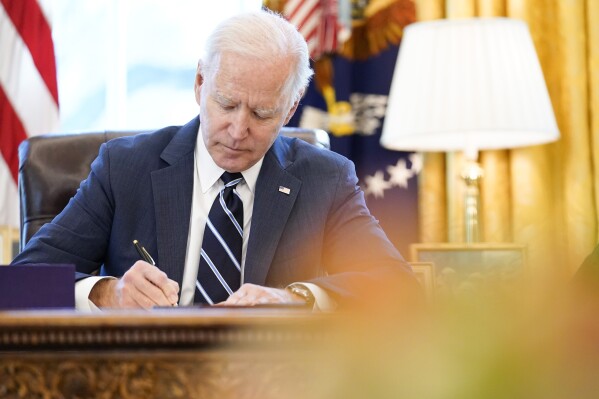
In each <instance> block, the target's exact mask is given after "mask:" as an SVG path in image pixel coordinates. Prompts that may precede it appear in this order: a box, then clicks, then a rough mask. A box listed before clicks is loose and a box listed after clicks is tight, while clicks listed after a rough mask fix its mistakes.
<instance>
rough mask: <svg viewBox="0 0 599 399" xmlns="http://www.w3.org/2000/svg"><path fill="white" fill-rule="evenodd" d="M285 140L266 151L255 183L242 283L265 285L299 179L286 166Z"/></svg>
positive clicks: (299, 184)
mask: <svg viewBox="0 0 599 399" xmlns="http://www.w3.org/2000/svg"><path fill="white" fill-rule="evenodd" d="M286 149H287V143H286V142H283V140H281V139H280V138H279V139H277V140H276V141H275V144H274V145H273V147H272V148H271V150H269V151H268V152H267V153H266V156H265V157H264V162H263V164H262V168H261V169H260V175H259V176H258V180H257V182H256V193H255V198H254V209H253V212H252V225H251V230H250V238H249V242H248V250H247V254H246V260H245V271H244V282H246V283H252V284H258V285H264V283H265V281H266V276H267V274H268V270H269V269H270V265H271V262H272V259H273V257H274V254H275V251H276V249H277V246H278V244H279V239H280V238H281V234H282V233H283V229H284V228H285V225H286V223H287V219H288V218H289V214H290V212H291V209H292V208H293V204H294V203H295V200H296V198H297V195H298V194H299V190H300V188H301V185H302V182H301V180H299V179H297V178H296V177H295V176H293V175H291V174H290V173H288V172H287V171H286V170H285V169H286V168H287V167H288V166H289V165H290V164H291V162H290V161H289V160H288V159H286V152H287V151H286Z"/></svg>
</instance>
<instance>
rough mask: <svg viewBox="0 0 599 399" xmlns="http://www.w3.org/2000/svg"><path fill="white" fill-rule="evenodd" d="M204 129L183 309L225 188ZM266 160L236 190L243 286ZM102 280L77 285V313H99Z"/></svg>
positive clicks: (323, 298)
mask: <svg viewBox="0 0 599 399" xmlns="http://www.w3.org/2000/svg"><path fill="white" fill-rule="evenodd" d="M201 129H202V125H201V124H200V130H199V131H198V139H197V140H196V147H195V151H194V158H195V167H194V169H195V171H194V177H193V195H192V207H191V220H190V223H189V233H188V237H187V250H186V257H185V269H184V270H183V281H182V284H181V295H180V299H179V305H181V306H186V305H192V304H193V297H194V293H195V287H196V279H197V275H198V267H199V265H200V251H201V247H202V237H203V236H204V227H205V225H206V219H207V218H208V213H209V212H210V208H211V207H212V203H213V202H214V199H215V198H216V196H217V194H218V193H219V191H220V190H221V189H222V188H223V186H224V183H223V182H222V181H221V180H220V177H221V175H222V174H223V173H224V172H225V170H224V169H222V168H220V167H219V166H218V165H216V163H214V160H213V159H212V157H211V156H210V154H209V153H208V149H207V148H206V145H205V144H204V140H203V139H202V132H201ZM263 160H264V157H263V158H261V159H260V160H259V161H258V162H257V163H256V164H255V165H254V166H252V167H251V168H249V169H248V170H245V171H243V172H241V174H242V175H243V181H241V182H240V183H239V184H238V185H237V187H236V190H237V192H238V193H239V196H240V197H241V200H242V201H243V247H242V254H241V283H242V284H243V282H244V270H245V257H246V253H247V243H248V238H249V236H250V228H251V223H252V211H253V208H254V194H255V189H256V181H257V180H258V174H259V173H260V168H261V167H262V162H263ZM103 278H110V277H88V278H85V279H83V280H80V281H78V282H77V283H76V284H75V305H76V308H77V309H78V310H96V309H98V308H97V307H96V306H95V305H94V304H93V303H92V302H91V301H90V300H89V299H88V298H89V294H90V292H91V290H92V288H93V286H94V285H95V284H96V283H97V282H98V281H99V280H101V279H103ZM301 284H303V285H304V286H305V287H306V288H308V289H309V290H310V291H311V292H312V294H313V295H314V298H315V309H317V310H333V309H334V308H335V303H334V301H333V300H332V299H331V298H330V297H329V296H328V294H327V293H326V291H324V290H323V289H322V288H320V287H318V286H317V285H315V284H311V283H301Z"/></svg>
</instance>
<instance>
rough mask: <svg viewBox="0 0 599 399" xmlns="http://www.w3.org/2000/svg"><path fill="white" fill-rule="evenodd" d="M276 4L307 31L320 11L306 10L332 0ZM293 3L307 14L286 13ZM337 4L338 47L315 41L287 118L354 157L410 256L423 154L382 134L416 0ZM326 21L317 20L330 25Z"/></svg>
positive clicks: (371, 202)
mask: <svg viewBox="0 0 599 399" xmlns="http://www.w3.org/2000/svg"><path fill="white" fill-rule="evenodd" d="M269 3H271V4H269ZM273 3H277V5H278V6H279V9H276V8H275V11H281V12H282V13H283V15H286V16H287V18H288V19H289V20H290V21H292V22H294V23H296V26H298V30H299V31H300V32H302V33H304V32H306V30H307V29H306V26H305V25H309V26H315V25H317V23H316V22H315V21H314V19H315V18H316V17H315V16H314V15H316V16H318V14H317V13H314V12H309V10H312V8H313V7H315V6H323V5H327V4H328V3H329V2H328V1H326V2H322V1H318V0H316V1H314V0H287V1H280V0H279V1H276V2H266V5H267V6H269V8H270V7H274V5H273ZM291 3H292V4H293V6H294V9H296V10H297V9H298V8H300V9H301V8H302V7H300V4H298V3H301V4H302V5H303V12H304V14H303V15H304V18H297V16H296V15H289V8H288V7H286V5H289V4H291ZM335 3H337V5H336V7H333V8H332V9H333V10H336V12H337V18H338V23H337V24H336V26H340V27H341V29H337V31H336V32H337V34H338V36H337V38H336V43H337V47H336V48H335V49H331V48H327V49H324V50H323V51H321V52H313V47H310V49H311V55H312V58H313V60H314V62H313V67H314V70H315V78H314V80H313V81H312V82H311V84H310V87H309V88H308V91H307V93H306V95H305V96H304V98H303V99H302V101H301V103H300V106H299V108H298V110H297V112H296V114H295V115H294V117H293V119H292V120H291V121H290V125H291V126H302V127H307V128H322V129H324V130H326V131H328V132H329V133H330V137H331V149H332V150H333V151H336V152H338V153H340V154H343V155H345V156H347V157H348V158H349V159H351V160H352V161H353V162H354V163H355V165H356V171H357V174H358V178H359V184H360V185H361V187H362V188H363V190H364V193H365V195H366V202H367V205H368V207H369V209H370V210H371V212H372V214H373V215H374V216H375V217H376V218H377V219H379V221H380V224H381V226H382V227H383V229H384V230H385V232H386V233H387V235H388V236H389V238H390V239H391V241H392V242H393V243H394V245H395V246H396V247H397V248H398V249H399V250H400V252H401V253H402V254H403V255H404V257H406V258H409V245H410V244H411V243H415V242H417V241H418V234H419V232H418V183H417V176H418V173H419V172H420V170H421V167H422V160H421V156H420V155H419V154H416V153H409V152H397V151H390V150H387V149H385V148H383V147H382V146H381V145H380V143H379V141H380V136H381V128H382V125H383V121H384V118H385V113H386V110H387V100H388V95H389V89H390V87H391V80H392V78H393V71H394V67H395V61H396V59H397V54H398V51H399V49H400V41H401V35H402V33H403V28H404V27H405V26H406V25H408V24H409V23H412V22H414V21H415V20H416V11H415V5H414V3H413V1H412V0H370V1H366V0H362V1H355V0H354V1H349V0H337V1H335ZM281 6H282V7H281ZM329 10H330V9H329ZM296 13H297V11H296ZM309 16H310V17H309ZM348 16H349V17H350V22H348V21H347V20H346V18H347V17H348ZM298 21H299V22H298ZM321 22H322V23H321V24H320V26H325V24H324V22H323V21H322V20H321ZM298 24H299V25H298ZM348 26H351V34H350V35H345V34H344V31H343V29H342V28H343V27H348ZM311 37H312V36H310V37H306V39H307V40H308V39H310V38H311ZM308 43H309V44H310V41H309V40H308Z"/></svg>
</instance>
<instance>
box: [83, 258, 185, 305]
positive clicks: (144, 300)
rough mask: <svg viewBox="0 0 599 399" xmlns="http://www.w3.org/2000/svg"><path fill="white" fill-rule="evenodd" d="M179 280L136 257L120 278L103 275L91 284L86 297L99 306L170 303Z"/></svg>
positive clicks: (176, 291)
mask: <svg viewBox="0 0 599 399" xmlns="http://www.w3.org/2000/svg"><path fill="white" fill-rule="evenodd" d="M178 293H179V284H177V282H176V281H173V280H171V279H169V278H168V276H167V275H166V273H164V272H163V271H162V270H160V269H158V268H157V267H156V266H152V265H150V264H149V263H147V262H144V261H142V260H139V261H137V262H135V264H134V265H133V266H132V267H131V268H130V269H129V270H128V271H127V272H126V273H125V274H124V275H123V277H121V278H120V279H110V278H107V279H103V280H100V281H98V283H96V285H94V288H92V290H91V292H90V294H89V299H90V300H91V301H92V302H93V303H94V304H95V305H96V306H98V307H100V308H128V309H131V308H143V309H150V308H152V307H154V306H173V305H175V304H176V303H177V300H178Z"/></svg>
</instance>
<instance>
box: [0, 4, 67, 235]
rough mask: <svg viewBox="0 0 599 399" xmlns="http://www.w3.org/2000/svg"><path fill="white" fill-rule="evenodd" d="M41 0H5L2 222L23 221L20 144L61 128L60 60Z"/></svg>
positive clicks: (0, 59) (0, 11)
mask: <svg viewBox="0 0 599 399" xmlns="http://www.w3.org/2000/svg"><path fill="white" fill-rule="evenodd" d="M43 6H44V4H43V3H42V2H41V1H39V0H0V154H1V156H0V225H12V226H18V224H19V206H18V195H17V175H18V168H19V158H18V146H19V144H20V143H21V142H22V141H23V140H25V139H26V138H27V137H29V136H32V135H36V134H40V133H46V132H50V131H54V130H56V129H57V128H58V88H57V82H56V63H55V58H54V45H53V43H52V35H51V27H50V20H49V18H48V12H47V10H45V9H44V8H43Z"/></svg>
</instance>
